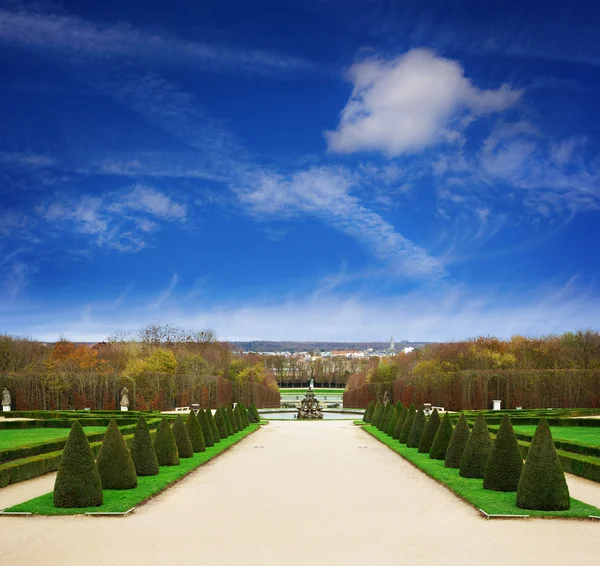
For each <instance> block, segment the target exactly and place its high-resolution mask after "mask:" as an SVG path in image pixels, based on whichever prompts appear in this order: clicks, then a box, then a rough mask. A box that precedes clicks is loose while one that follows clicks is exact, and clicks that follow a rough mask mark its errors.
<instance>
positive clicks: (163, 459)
mask: <svg viewBox="0 0 600 566" xmlns="http://www.w3.org/2000/svg"><path fill="white" fill-rule="evenodd" d="M154 452H155V453H156V460H157V461H158V465H159V466H178V465H179V451H178V449H177V442H175V437H174V436H173V431H172V430H171V425H170V424H169V421H168V420H167V418H166V417H163V418H162V420H161V421H160V424H159V425H158V429H157V430H156V434H155V435H154Z"/></svg>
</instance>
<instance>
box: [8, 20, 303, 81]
mask: <svg viewBox="0 0 600 566" xmlns="http://www.w3.org/2000/svg"><path fill="white" fill-rule="evenodd" d="M0 40H2V41H5V42H8V43H11V44H15V45H19V46H21V47H27V48H31V49H37V50H44V51H46V52H48V51H55V52H59V53H63V54H67V55H69V56H70V57H73V58H77V59H84V58H85V59H92V60H94V61H103V60H104V61H105V60H109V59H112V60H123V61H125V62H128V63H139V64H143V65H150V66H164V65H169V66H173V65H176V66H182V65H185V66H189V67H193V68H196V69H197V68H198V67H200V68H205V69H210V70H237V71H243V72H254V73H261V74H273V73H282V72H287V71H297V70H303V69H308V68H310V67H311V66H312V65H311V64H310V63H308V62H307V61H305V60H303V59H301V58H298V57H292V56H286V55H282V54H278V53H273V52H269V51H264V50H256V49H251V48H238V47H231V46H227V45H211V44H208V43H203V42H198V41H190V40H186V39H182V38H178V37H174V36H169V35H166V34H160V33H156V32H153V31H151V30H141V29H136V28H134V27H132V26H130V25H127V24H110V23H97V22H91V21H87V20H83V19H81V18H77V17H74V16H69V15H57V14H49V13H36V12H32V11H8V10H0Z"/></svg>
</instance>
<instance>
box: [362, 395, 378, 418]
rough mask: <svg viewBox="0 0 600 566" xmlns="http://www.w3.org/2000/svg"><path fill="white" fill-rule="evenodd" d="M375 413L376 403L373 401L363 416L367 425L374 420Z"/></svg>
mask: <svg viewBox="0 0 600 566" xmlns="http://www.w3.org/2000/svg"><path fill="white" fill-rule="evenodd" d="M373 411H375V401H373V400H372V399H371V400H370V401H369V402H368V403H367V408H366V409H365V412H364V414H363V421H364V422H366V423H370V422H371V419H372V418H373Z"/></svg>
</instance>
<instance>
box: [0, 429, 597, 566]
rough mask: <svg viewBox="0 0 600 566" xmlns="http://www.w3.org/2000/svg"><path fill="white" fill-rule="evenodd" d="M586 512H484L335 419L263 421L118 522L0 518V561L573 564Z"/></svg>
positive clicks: (593, 546) (590, 550)
mask: <svg viewBox="0 0 600 566" xmlns="http://www.w3.org/2000/svg"><path fill="white" fill-rule="evenodd" d="M599 544H600V522H598V523H592V522H587V521H550V520H531V519H530V520H527V521H485V520H482V519H481V518H480V517H479V516H478V515H477V514H476V512H475V511H474V510H473V509H472V508H471V507H469V506H467V505H465V504H463V503H462V502H460V501H458V500H457V499H456V498H455V497H454V496H453V495H452V494H451V493H450V492H448V491H447V490H446V489H445V488H443V487H441V486H439V485H438V484H436V483H435V482H433V481H432V480H430V479H428V478H427V477H426V476H425V475H424V474H422V473H421V472H419V471H418V470H416V469H415V468H413V467H412V466H411V465H410V464H408V463H406V462H405V461H404V460H403V459H402V458H400V457H399V456H397V455H396V454H394V453H393V452H391V451H390V450H389V449H387V448H386V447H385V446H383V445H382V444H380V443H379V442H377V441H376V440H374V439H373V438H371V437H370V436H368V435H367V434H366V433H364V432H363V431H361V430H360V429H359V428H358V427H354V426H353V425H352V424H350V423H345V422H335V421H331V422H329V421H328V422H319V423H294V422H291V423H286V422H273V423H271V424H270V425H269V426H267V427H266V428H264V429H262V430H261V431H259V432H257V433H256V434H254V435H252V436H251V437H249V438H248V439H247V440H245V441H243V442H242V443H241V444H239V445H237V446H236V447H234V448H233V449H232V450H230V451H229V452H228V453H226V454H225V455H223V456H222V457H220V458H217V459H216V460H215V461H214V462H212V463H209V464H208V465H207V466H204V467H203V468H202V469H200V470H198V471H197V472H195V473H194V474H192V475H191V476H189V477H188V478H187V479H186V480H184V481H183V482H181V483H179V484H178V485H177V486H175V487H173V488H172V489H170V490H168V491H167V492H166V493H164V494H162V495H161V496H159V497H157V498H156V499H155V500H153V501H152V502H150V503H149V504H147V505H145V506H143V507H140V508H139V509H138V510H137V511H136V512H135V514H133V515H132V516H130V517H128V518H125V519H98V518H86V517H70V518H63V517H55V518H43V517H34V518H8V517H7V518H4V517H3V518H0V564H19V565H20V566H24V565H27V564H44V566H51V565H53V564H62V565H65V564H88V565H91V564H129V565H131V564H143V565H144V566H148V565H151V564H168V563H174V564H219V565H226V564H236V565H238V564H247V565H257V566H259V565H271V564H273V565H277V566H288V565H291V566H293V565H296V564H298V565H300V564H302V565H305V564H318V565H320V564H323V565H326V564H343V565H361V566H367V565H377V564H385V565H386V566H389V565H390V564H399V563H406V562H408V561H411V562H412V563H413V564H437V565H439V564H444V565H447V564H460V565H461V566H464V565H465V564H482V563H499V562H501V563H513V564H544V565H550V564H557V565H560V566H564V562H565V560H566V559H567V558H568V561H569V562H575V563H581V564H584V563H585V564H593V563H595V562H596V561H597V550H598V546H599Z"/></svg>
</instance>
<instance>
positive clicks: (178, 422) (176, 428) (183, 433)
mask: <svg viewBox="0 0 600 566" xmlns="http://www.w3.org/2000/svg"><path fill="white" fill-rule="evenodd" d="M173 436H174V437H175V443H176V444H177V451H178V452H179V457H180V458H191V457H192V456H193V455H194V449H193V448H192V441H191V440H190V435H189V434H188V431H187V427H186V426H185V422H184V421H183V418H182V416H181V415H177V417H176V418H175V422H174V423H173Z"/></svg>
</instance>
